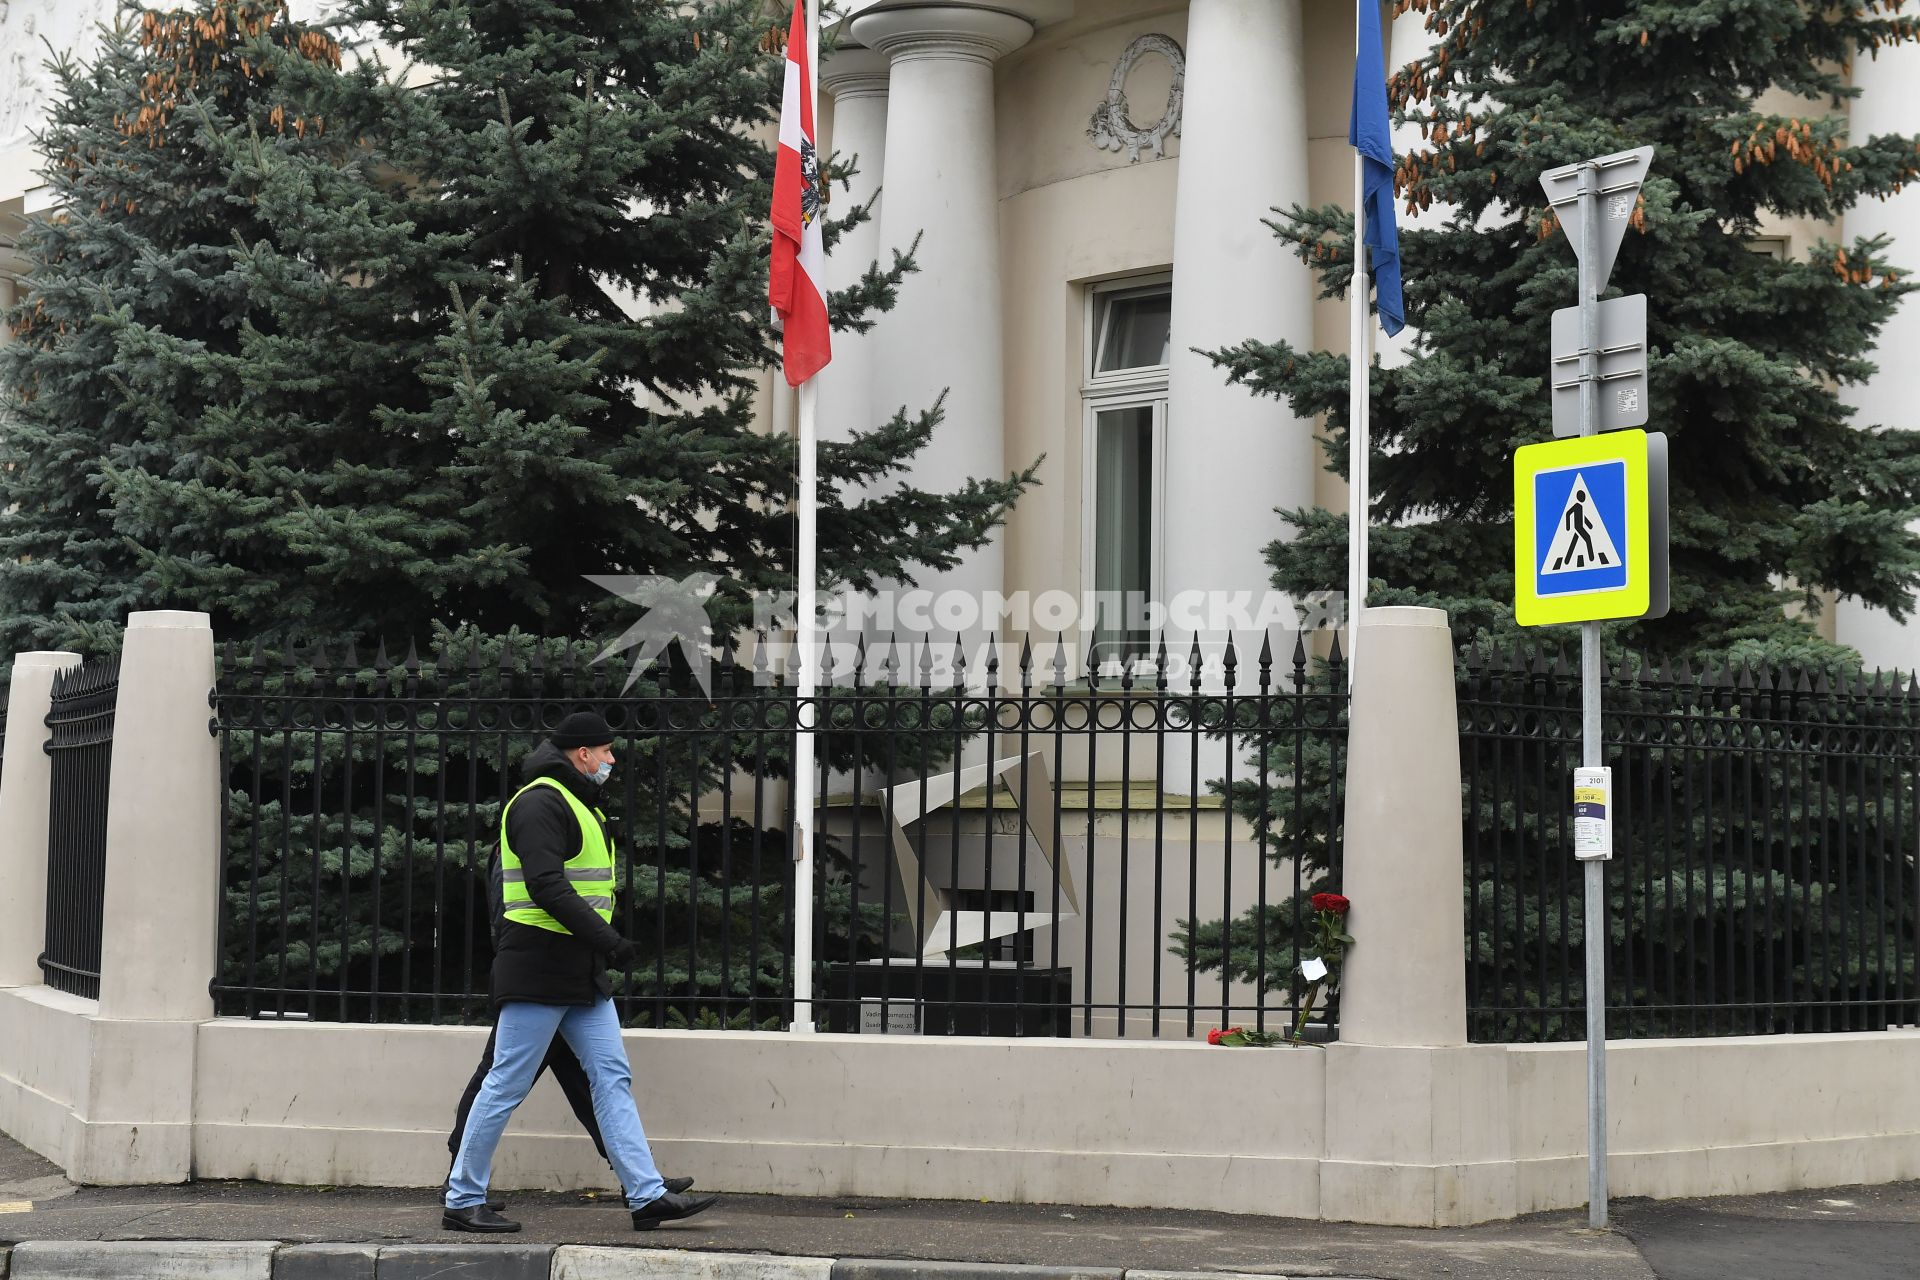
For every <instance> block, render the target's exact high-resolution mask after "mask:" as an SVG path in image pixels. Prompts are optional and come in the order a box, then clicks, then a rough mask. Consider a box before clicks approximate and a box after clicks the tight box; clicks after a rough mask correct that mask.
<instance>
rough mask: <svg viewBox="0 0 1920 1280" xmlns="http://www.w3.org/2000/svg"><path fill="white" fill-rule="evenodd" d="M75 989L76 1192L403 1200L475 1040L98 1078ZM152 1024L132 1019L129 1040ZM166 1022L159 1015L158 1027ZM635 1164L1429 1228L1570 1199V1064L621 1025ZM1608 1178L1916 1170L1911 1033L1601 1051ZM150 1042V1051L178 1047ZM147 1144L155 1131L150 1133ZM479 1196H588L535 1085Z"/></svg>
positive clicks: (593, 1171)
mask: <svg viewBox="0 0 1920 1280" xmlns="http://www.w3.org/2000/svg"><path fill="white" fill-rule="evenodd" d="M88 1003H90V1002H86V1001H77V1000H75V999H74V998H73V997H68V996H60V995H58V994H57V993H48V992H46V991H45V990H44V989H33V988H28V989H17V990H7V991H0V1129H5V1130H6V1131H7V1132H9V1133H11V1134H13V1135H15V1136H16V1137H17V1138H19V1139H20V1140H21V1141H22V1142H24V1143H25V1144H26V1145H28V1146H30V1147H32V1148H34V1149H35V1150H37V1151H40V1152H41V1153H42V1154H44V1155H46V1156H48V1157H49V1158H51V1159H53V1160H55V1161H56V1162H59V1163H60V1164H62V1165H63V1166H64V1167H66V1168H67V1169H69V1170H70V1171H72V1172H74V1174H75V1175H76V1176H83V1177H84V1178H85V1180H87V1181H92V1182H107V1183H113V1182H133V1181H148V1180H152V1179H153V1178H154V1176H155V1175H154V1174H153V1173H152V1172H151V1166H150V1165H149V1164H148V1163H147V1162H146V1160H145V1157H144V1156H143V1150H144V1148H145V1146H146V1144H147V1143H148V1142H149V1141H150V1135H151V1134H152V1133H153V1127H152V1126H153V1125H154V1123H155V1122H154V1121H152V1120H148V1119H144V1118H143V1119H138V1120H136V1119H134V1118H133V1117H134V1116H135V1115H136V1114H138V1113H139V1111H140V1109H141V1108H142V1107H146V1108H150V1113H151V1114H152V1115H153V1116H164V1117H171V1118H169V1119H163V1120H161V1121H159V1122H158V1123H159V1128H160V1129H161V1131H162V1132H161V1135H160V1136H161V1138H162V1141H161V1142H160V1143H159V1145H160V1146H161V1147H162V1148H163V1149H167V1150H172V1149H177V1148H178V1147H179V1146H186V1147H188V1148H190V1150H191V1152H192V1156H191V1161H190V1163H189V1164H187V1165H185V1166H183V1167H178V1168H174V1169H171V1170H170V1171H168V1173H167V1174H166V1175H165V1179H164V1180H183V1179H186V1178H189V1177H199V1178H257V1179H262V1180H265V1181H270V1182H285V1183H302V1184H331V1185H341V1186H345V1185H368V1186H432V1185H435V1184H437V1183H438V1182H439V1181H440V1180H441V1178H442V1177H443V1176H444V1175H445V1173H446V1168H447V1150H446V1131H447V1129H448V1127H450V1125H451V1123H452V1119H453V1108H454V1103H455V1100H456V1099H457V1097H458V1095H459V1090H460V1087H461V1085H462V1084H463V1083H464V1082H465V1080H466V1077H467V1074H468V1072H470V1071H471V1070H472V1068H473V1064H474V1062H475V1061H476V1060H477V1059H478V1057H479V1054H480V1049H481V1044H482V1042H483V1040H484V1038H485V1035H486V1032H485V1029H484V1028H435V1027H393V1026H389V1027H367V1026H338V1025H328V1024H322V1023H272V1022H247V1021H244V1020H240V1019H212V1020H208V1021H205V1022H201V1023H197V1024H184V1025H183V1026H181V1027H180V1028H179V1030H181V1031H183V1032H184V1033H185V1034H187V1035H189V1036H190V1037H191V1041H192V1043H191V1047H190V1055H191V1058H192V1061H193V1062H194V1063H195V1064H196V1066H195V1072H194V1081H193V1088H192V1091H191V1094H190V1095H189V1096H188V1097H187V1098H185V1099H184V1100H181V1101H176V1100H174V1099H170V1098H168V1097H165V1096H163V1095H164V1093H165V1090H166V1089H168V1088H171V1087H172V1085H171V1084H170V1083H167V1082H161V1081H155V1082H153V1084H152V1086H151V1088H152V1092H151V1095H150V1096H147V1095H141V1096H142V1097H144V1099H145V1100H144V1101H141V1100H140V1098H139V1097H136V1095H135V1093H133V1092H129V1091H125V1090H123V1091H122V1092H121V1093H120V1094H119V1095H118V1096H119V1097H120V1098H121V1099H122V1102H123V1105H125V1106H126V1107H127V1108H128V1110H126V1111H123V1112H120V1113H115V1114H98V1113H96V1112H94V1111H92V1110H90V1109H89V1108H90V1106H91V1105H92V1104H91V1103H90V1102H89V1101H88V1099H89V1096H90V1095H89V1090H93V1091H94V1093H93V1094H92V1095H91V1096H99V1094H98V1082H99V1081H100V1080H101V1079H103V1078H109V1077H114V1076H119V1077H122V1078H123V1079H127V1080H135V1079H138V1078H139V1076H140V1072H139V1064H140V1062H141V1061H142V1060H143V1056H144V1055H145V1054H146V1049H145V1045H144V1041H142V1040H140V1039H139V1038H137V1037H136V1038H129V1033H128V1031H127V1029H126V1028H124V1027H117V1026H114V1025H113V1024H111V1023H108V1022H102V1021H101V1020H99V1019H98V1018H96V1017H94V1016H93V1015H92V1012H91V1010H90V1009H88V1008H85V1007H83V1006H85V1005H87V1004H88ZM153 1030H155V1031H158V1030H159V1028H157V1027H156V1028H153ZM174 1030H175V1029H174V1028H172V1027H169V1028H167V1031H168V1032H172V1031H174ZM627 1048H628V1052H629V1054H630V1056H631V1057H632V1060H633V1064H634V1077H635V1084H634V1092H635V1096H636V1098H637V1099H638V1101H639V1104H640V1111H641V1115H642V1116H643V1117H644V1118H645V1120H646V1122H647V1125H648V1129H649V1134H650V1136H651V1137H652V1138H653V1140H654V1145H655V1149H656V1151H657V1153H658V1155H659V1158H660V1161H661V1163H662V1165H663V1166H664V1167H665V1168H667V1169H668V1170H669V1171H670V1172H686V1173H692V1174H695V1175H697V1176H698V1177H699V1179H700V1184H701V1185H702V1186H703V1187H712V1188H714V1189H716V1190H730V1191H748V1192H768V1193H781V1194H789V1195H861V1196H909V1197H928V1198H967V1199H977V1198H981V1197H985V1198H988V1199H992V1200H996V1201H1008V1202H1026V1203H1070V1204H1111V1205H1122V1206H1144V1207H1161V1208H1188V1209H1217V1210H1223V1211H1228V1212H1236V1213H1257V1214H1270V1215H1276V1216H1285V1217H1298V1218H1324V1219H1330V1220H1339V1221H1351V1222H1374V1223H1392V1224H1402V1225H1413V1226H1451V1225H1461V1224H1465V1223H1470V1222H1479V1221H1486V1220H1490V1219H1498V1218H1506V1217H1512V1216H1514V1215H1517V1214H1522V1213H1530V1212H1534V1211H1537V1210H1544V1209H1558V1208H1570V1207H1575V1206H1578V1205H1580V1204H1583V1203H1584V1202H1585V1196H1586V1174H1585V1169H1586V1155H1585V1132H1586V1131H1585V1123H1586V1122H1585V1074H1584V1053H1585V1049H1584V1046H1582V1045H1579V1044H1570V1045H1542V1046H1520V1045H1514V1046H1507V1045H1462V1046H1455V1047H1451V1048H1431V1049H1429V1048H1413V1049H1409V1048H1404V1047H1383V1046H1371V1045H1353V1044H1338V1045H1334V1046H1331V1047H1329V1048H1327V1049H1319V1048H1280V1049H1223V1048H1210V1047H1208V1046H1206V1045H1203V1044H1192V1043H1177V1044H1128V1043H1118V1042H1114V1041H1032V1040H968V1039H956V1040H951V1041H948V1040H934V1039H923V1038H919V1037H907V1036H899V1037H881V1036H865V1037H863V1036H852V1035H815V1036H808V1037H798V1036H787V1035H782V1034H779V1033H772V1032H724V1031H722V1032H700V1031H685V1032H676V1031H633V1032H628V1033H627ZM1609 1053H1610V1054H1611V1055H1612V1067H1613V1069H1612V1070H1611V1071H1610V1072H1609V1073H1608V1076H1609V1113H1610V1116H1611V1120H1612V1126H1611V1139H1610V1142H1611V1152H1612V1154H1611V1158H1610V1164H1611V1175H1612V1180H1613V1190H1614V1193H1615V1194H1616V1195H1621V1196H1634V1195H1644V1196H1656V1197H1663V1198H1666V1197H1682V1196H1707V1195H1722V1194H1745V1193H1750V1192H1758V1191H1776V1190H1790V1189H1795V1188H1802V1187H1817V1186H1843V1185H1848V1184H1853V1183H1868V1182H1885V1181H1895V1180H1900V1179H1907V1178H1916V1177H1920V1091H1916V1090H1914V1089H1912V1088H1911V1082H1912V1081H1913V1080H1914V1079H1916V1078H1920V1031H1890V1032H1883V1033H1877V1034H1871V1035H1851V1036H1849V1035H1824V1036H1772V1037H1746V1038H1728V1039H1712V1040H1658V1041H1618V1042H1615V1043H1614V1044H1612V1045H1611V1046H1609ZM178 1055H180V1051H179V1050H177V1049H173V1050H169V1056H178ZM168 1133H177V1134H180V1135H182V1136H181V1137H180V1138H178V1139H175V1138H172V1137H167V1136H166V1135H167V1134H168ZM494 1185H495V1186H496V1187H499V1188H501V1189H502V1190H521V1189H526V1190H565V1189H573V1188H582V1187H605V1188H609V1189H610V1188H611V1187H612V1186H613V1181H612V1174H611V1172H610V1171H609V1170H608V1169H607V1167H606V1166H605V1164H603V1163H602V1162H601V1161H600V1160H599V1159H598V1157H597V1156H596V1155H595V1154H594V1151H593V1147H592V1145H591V1143H589V1142H588V1140H587V1139H586V1138H585V1136H583V1135H582V1134H581V1132H580V1130H579V1128H578V1126H577V1125H576V1124H575V1123H574V1120H573V1117H572V1115H571V1113H570V1112H568V1110H567V1108H566V1105H565V1102H564V1100H563V1099H562V1098H561V1096H560V1093H559V1090H558V1089H557V1088H555V1087H554V1086H553V1085H552V1083H551V1082H543V1083H542V1084H541V1085H540V1086H539V1087H538V1088H536V1089H535V1090H534V1093H533V1096H532V1097H531V1098H530V1099H529V1100H528V1102H527V1104H526V1106H524V1107H523V1108H522V1109H521V1111H520V1113H519V1115H518V1116H517V1117H516V1118H515V1121H514V1126H513V1129H512V1130H511V1131H510V1132H509V1134H508V1136H507V1138H506V1140H505V1142H504V1143H503V1144H502V1145H501V1148H500V1152H499V1158H498V1161H497V1162H496V1164H495V1169H494Z"/></svg>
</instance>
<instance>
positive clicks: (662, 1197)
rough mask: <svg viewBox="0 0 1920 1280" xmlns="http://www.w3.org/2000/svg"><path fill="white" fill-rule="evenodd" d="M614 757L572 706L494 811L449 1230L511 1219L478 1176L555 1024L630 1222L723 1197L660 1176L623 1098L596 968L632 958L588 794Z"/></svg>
mask: <svg viewBox="0 0 1920 1280" xmlns="http://www.w3.org/2000/svg"><path fill="white" fill-rule="evenodd" d="M613 763H614V759H613V730H612V728H611V727H610V726H608V724H607V722H606V721H605V720H604V719H602V718H601V717H600V716H598V715H595V714H594V713H592V712H587V711H581V712H575V713H574V714H573V715H570V716H568V717H567V718H566V719H564V720H562V721H561V722H560V726H559V728H557V729H556V730H555V731H554V733H553V735H552V737H550V738H549V739H548V740H547V741H546V742H544V743H542V744H541V745H540V747H539V748H537V749H536V750H535V751H534V753H533V754H532V755H531V756H529V757H528V758H527V761H526V764H525V765H524V766H523V772H524V775H525V777H526V779H527V782H526V785H525V786H523V787H521V789H520V790H519V791H518V792H516V793H515V794H514V796H513V798H512V799H511V800H509V801H508V802H507V806H506V809H505V811H504V812H503V813H502V814H501V818H500V868H501V881H502V884H501V901H502V906H503V910H502V913H501V914H502V917H503V920H504V924H503V926H502V928H501V931H500V945H499V948H498V950H497V951H496V953H495V955H494V959H493V1003H494V1007H495V1010H496V1015H495V1024H494V1053H493V1063H492V1066H491V1067H489V1068H488V1070H487V1074H486V1078H485V1079H484V1080H483V1081H482V1082H481V1085H480V1092H479V1095H478V1096H477V1097H476V1098H475V1099H474V1102H473V1106H472V1109H471V1111H470V1112H469V1114H468V1117H467V1125H466V1135H465V1137H464V1138H462V1139H461V1142H460V1147H459V1151H458V1153H457V1154H456V1155H455V1156H454V1161H453V1170H452V1172H451V1173H450V1174H449V1175H448V1178H447V1196H446V1211H445V1213H444V1214H443V1215H442V1217H441V1224H442V1225H443V1226H444V1227H446V1228H448V1229H449V1230H455V1231H485V1232H503V1231H518V1230H519V1229H520V1224H519V1223H517V1222H513V1221H511V1220H509V1219H507V1218H504V1217H501V1216H500V1214H499V1213H498V1212H497V1211H496V1210H494V1209H492V1208H490V1207H489V1206H488V1204H487V1183H488V1181H489V1179H490V1176H491V1173H492V1166H493V1152H494V1148H495V1147H496V1146H498V1145H499V1142H500V1135H501V1134H502V1133H503V1132H504V1131H505V1130H506V1127H507V1121H508V1120H509V1119H510V1118H511V1117H512V1115H513V1112H514V1109H515V1108H517V1107H518V1106H519V1105H520V1103H521V1101H522V1100H523V1099H525V1097H526V1096H527V1091H528V1090H529V1089H531V1088H532V1087H533V1082H534V1079H535V1078H536V1076H537V1075H538V1074H539V1071H540V1067H541V1064H542V1063H543V1062H544V1061H545V1060H546V1057H547V1051H548V1049H549V1047H550V1046H551V1045H552V1043H553V1038H554V1036H555V1035H556V1034H558V1035H559V1036H561V1037H563V1038H564V1039H565V1040H566V1042H567V1045H568V1047H570V1048H571V1049H572V1050H573V1052H574V1054H575V1056H577V1057H578V1058H579V1060H580V1065H581V1066H582V1067H583V1068H584V1069H585V1070H586V1073H587V1079H588V1081H589V1083H590V1085H591V1087H592V1092H593V1113H594V1118H595V1119H596V1120H597V1121H598V1122H599V1127H600V1134H601V1138H602V1140H603V1141H604V1143H605V1145H606V1151H607V1157H608V1159H609V1160H610V1161H611V1162H612V1164H613V1167H614V1170H615V1172H616V1173H618V1174H619V1175H620V1185H621V1186H622V1187H623V1188H624V1189H625V1190H626V1195H627V1206H628V1208H629V1209H631V1210H632V1213H633V1228H634V1230H636V1231H646V1230H649V1229H651V1228H653V1227H656V1226H658V1225H660V1224H661V1223H662V1222H672V1221H674V1220H675V1219H678V1218H688V1217H692V1216H693V1215H694V1214H696V1213H699V1212H701V1211H702V1210H705V1209H708V1208H711V1207H712V1206H713V1204H714V1202H715V1201H716V1200H718V1199H719V1197H718V1196H712V1195H706V1196H690V1195H688V1194H686V1192H685V1190H684V1189H681V1190H675V1189H673V1188H670V1187H669V1186H668V1185H667V1184H666V1182H665V1181H664V1180H663V1179H662V1178H661V1177H660V1171H659V1170H658V1169H657V1168H656V1167H655V1166H654V1163H653V1153H652V1151H651V1150H650V1149H649V1148H648V1146H647V1135H646V1131H645V1130H644V1129H643V1128H642V1127H641V1124H640V1112H639V1109H638V1108H637V1107H635V1105H634V1101H633V1091H632V1074H631V1069H630V1068H629V1066H628V1063H627V1052H626V1048H625V1046H624V1045H623V1044H622V1043H621V1040H620V1020H619V1018H618V1016H617V1015H616V1014H615V1013H614V1009H613V1000H612V989H611V987H610V986H609V985H608V983H607V976H606V969H607V963H608V961H612V962H614V963H622V962H624V961H626V960H628V959H630V958H632V955H633V944H632V943H631V942H629V941H628V940H627V939H625V938H623V937H621V936H620V934H619V933H617V932H615V930H614V928H613V926H612V924H611V923H609V922H610V921H611V920H612V918H613V890H614V880H613V849H612V846H611V845H610V844H609V843H608V841H607V833H606V816H605V815H604V814H602V813H601V812H600V810H599V809H598V808H597V807H595V804H594V802H595V801H596V800H597V799H598V798H599V796H598V792H599V788H600V787H601V786H604V785H605V783H606V780H607V778H608V776H609V775H611V774H612V772H613ZM676 1185H678V1186H680V1187H682V1188H684V1187H686V1186H690V1185H691V1182H685V1183H681V1182H678V1180H676Z"/></svg>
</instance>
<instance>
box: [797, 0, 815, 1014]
mask: <svg viewBox="0 0 1920 1280" xmlns="http://www.w3.org/2000/svg"><path fill="white" fill-rule="evenodd" d="M806 57H807V93H808V95H809V97H810V98H811V99H812V101H811V102H809V103H808V108H809V110H810V112H811V113H812V115H813V121H814V125H813V127H814V132H815V133H816V134H818V132H819V130H820V112H819V106H820V103H819V83H820V76H819V72H820V5H819V0H807V51H806ZM815 376H816V377H817V376H818V375H815ZM799 391H800V412H799V415H798V416H799V419H800V421H799V435H800V439H799V454H800V484H799V489H800V492H799V495H798V497H799V504H798V505H799V509H800V510H799V516H800V528H799V535H798V540H799V544H800V545H799V547H798V549H797V551H796V553H795V555H794V576H795V578H796V579H797V581H796V583H795V594H796V596H797V597H798V599H797V604H796V607H797V609H798V611H799V617H798V619H797V620H796V622H795V626H794V645H795V647H796V648H797V649H798V650H799V656H800V668H799V679H798V681H797V687H796V689H795V691H794V692H795V693H796V694H797V696H798V697H799V700H800V702H801V704H802V705H803V706H805V705H806V704H808V703H809V702H810V701H811V700H812V698H813V696H814V690H815V687H816V680H815V670H814V663H815V662H816V661H817V660H818V658H819V647H820V646H819V635H818V629H817V625H816V621H815V619H816V616H817V607H816V601H815V599H814V584H815V583H816V582H817V581H819V576H820V574H819V553H820V545H819V514H820V504H819V483H820V481H819V470H818V465H817V459H816V458H815V456H814V449H815V442H816V440H817V436H816V433H815V424H814V415H815V411H816V410H817V408H818V405H819V387H818V386H817V385H816V384H815V381H814V378H808V379H807V380H806V381H805V382H803V383H801V384H800V387H799ZM812 726H813V710H812V708H811V707H807V709H806V710H804V711H802V712H801V714H800V716H799V721H798V727H797V729H796V732H795V733H794V735H793V862H794V866H793V1025H792V1028H791V1029H792V1030H794V1031H797V1032H800V1033H802V1034H805V1033H808V1032H811V1031H813V1030H814V1023H813V835H814V832H813V820H814V781H815V771H816V770H815V765H814V753H813V747H814V743H813V727H812Z"/></svg>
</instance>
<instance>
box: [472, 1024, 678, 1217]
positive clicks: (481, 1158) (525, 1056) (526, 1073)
mask: <svg viewBox="0 0 1920 1280" xmlns="http://www.w3.org/2000/svg"><path fill="white" fill-rule="evenodd" d="M556 1031H557V1032H559V1033H560V1035H562V1036H564V1037H565V1038H566V1041H567V1046H568V1047H569V1048H571V1049H572V1050H573V1052H574V1056H575V1057H577V1058H579V1059H580V1065H581V1066H583V1067H585V1068H586V1069H587V1079H588V1080H589V1081H590V1082H591V1083H592V1085H593V1116H594V1119H595V1120H598V1121H599V1122H600V1133H601V1136H602V1137H603V1138H604V1139H605V1140H606V1144H607V1159H608V1161H609V1162H611V1163H612V1165H613V1169H614V1172H615V1173H617V1174H619V1175H620V1185H621V1186H623V1187H625V1188H626V1191H627V1203H628V1204H629V1205H630V1206H632V1207H634V1208H636V1209H637V1208H639V1207H640V1206H641V1205H643V1204H645V1203H647V1202H648V1201H649V1200H652V1199H654V1198H655V1197H656V1196H658V1195H660V1194H661V1193H662V1192H663V1191H665V1190H666V1187H665V1186H664V1185H663V1184H662V1183H661V1181H660V1170H659V1169H657V1168H655V1167H654V1163H653V1152H652V1151H651V1150H650V1149H649V1148H648V1146H647V1134H646V1130H644V1129H642V1128H641V1127H640V1109H639V1108H638V1107H636V1106H635V1105H634V1102H633V1075H632V1071H631V1069H630V1068H629V1067H628V1065H627V1048H626V1046H625V1045H624V1044H622V1043H621V1042H620V1019H619V1017H618V1016H617V1015H616V1014H615V1013H614V1011H613V1001H611V1000H608V999H606V998H605V997H602V998H601V999H600V1000H598V1001H596V1002H595V1003H593V1004H590V1005H566V1004H534V1003H532V1002H530V1001H526V1000H510V1001H508V1002H507V1003H505V1004H503V1005H501V1006H500V1016H499V1018H498V1020H497V1022H496V1024H495V1030H494V1035H495V1044H494V1054H493V1068H492V1070H490V1071H488V1072H487V1079H486V1082H485V1083H484V1084H482V1085H481V1086H480V1096H479V1097H478V1098H476V1099H474V1103H473V1111H472V1112H471V1113H470V1114H469V1115H468V1117H467V1133H466V1137H465V1138H464V1139H462V1140H461V1143H460V1152H459V1154H458V1155H456V1156H455V1157H454V1160H453V1172H452V1173H451V1174H450V1175H449V1176H448V1179H447V1208H449V1209H471V1208H473V1207H474V1206H476V1205H482V1204H485V1203H486V1202H487V1183H488V1181H489V1179H490V1178H491V1176H492V1172H493V1149H494V1148H495V1147H497V1146H499V1145H500V1135H501V1134H502V1133H503V1132H505V1131H506V1127H507V1121H508V1120H509V1119H510V1118H511V1117H512V1116H513V1112H514V1108H516V1107H518V1106H519V1105H520V1103H521V1102H522V1101H523V1100H524V1099H525V1098H526V1096H527V1091H528V1090H529V1089H532V1088H533V1082H534V1079H535V1077H537V1076H538V1075H539V1074H540V1064H541V1063H542V1062H543V1061H545V1060H546V1056H547V1048H548V1046H549V1045H551V1044H552V1043H553V1036H554V1033H555V1032H556Z"/></svg>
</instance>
